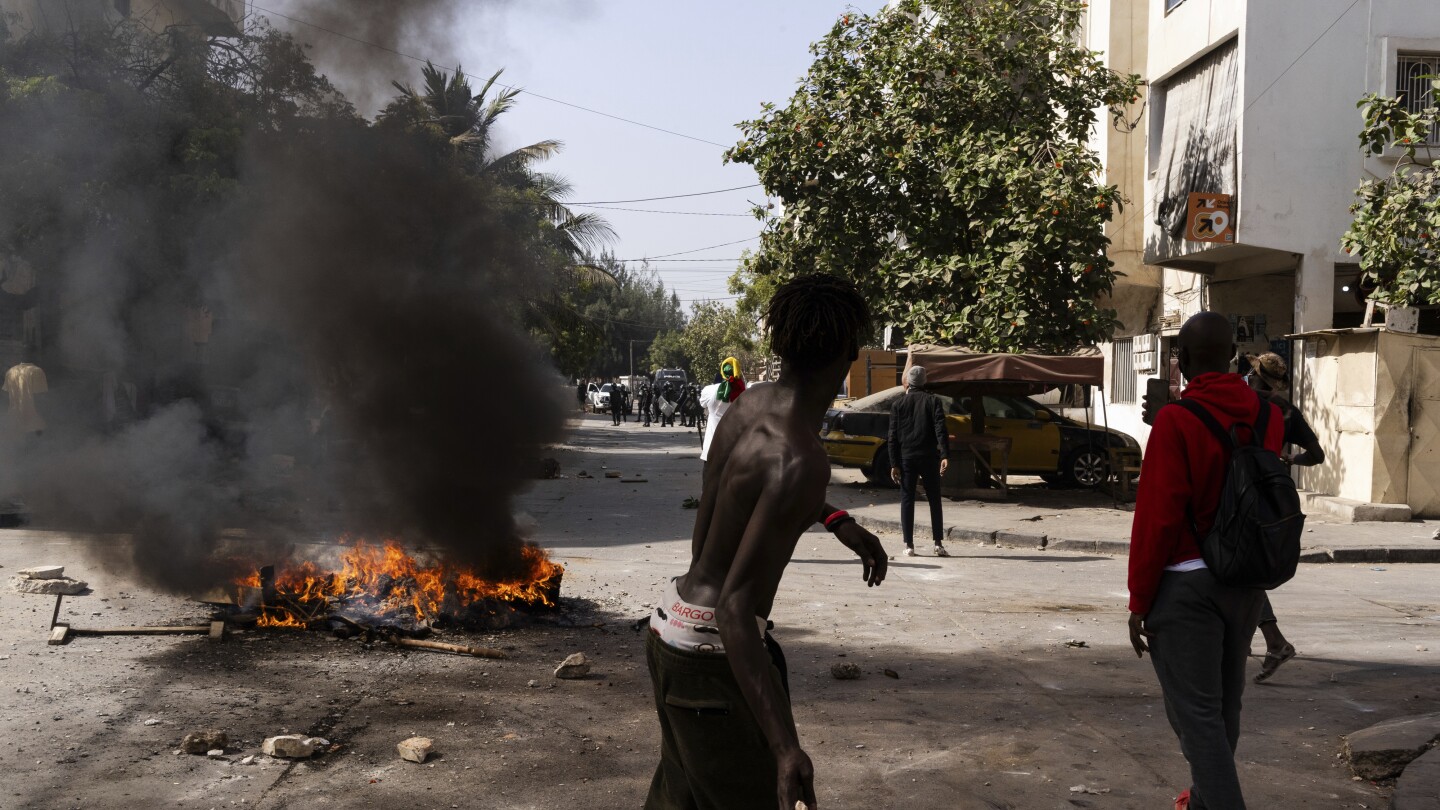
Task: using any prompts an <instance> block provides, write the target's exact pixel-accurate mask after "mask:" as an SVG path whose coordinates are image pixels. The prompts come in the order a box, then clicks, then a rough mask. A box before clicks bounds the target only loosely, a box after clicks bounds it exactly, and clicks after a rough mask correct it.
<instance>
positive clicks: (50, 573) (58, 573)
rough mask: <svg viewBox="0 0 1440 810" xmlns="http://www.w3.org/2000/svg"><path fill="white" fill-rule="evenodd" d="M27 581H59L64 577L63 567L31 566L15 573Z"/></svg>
mask: <svg viewBox="0 0 1440 810" xmlns="http://www.w3.org/2000/svg"><path fill="white" fill-rule="evenodd" d="M16 573H17V574H19V575H20V576H22V577H25V578H27V579H59V578H61V577H63V576H65V566H63V565H32V566H30V567H29V568H21V569H20V570H19V571H17V572H16Z"/></svg>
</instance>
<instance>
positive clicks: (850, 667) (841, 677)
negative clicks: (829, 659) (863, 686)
mask: <svg viewBox="0 0 1440 810" xmlns="http://www.w3.org/2000/svg"><path fill="white" fill-rule="evenodd" d="M830 674H831V675H832V676H833V677H834V678H835V680H837V681H853V680H855V679H857V678H859V677H860V665H859V664H852V663H850V662H849V661H841V662H840V663H838V664H831V665H830Z"/></svg>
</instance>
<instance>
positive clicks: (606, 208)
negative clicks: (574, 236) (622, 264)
mask: <svg viewBox="0 0 1440 810" xmlns="http://www.w3.org/2000/svg"><path fill="white" fill-rule="evenodd" d="M566 207H567V208H594V209H597V210H600V211H633V212H635V213H637V214H677V215H679V216H687V217H753V216H754V215H753V214H722V213H717V212H712V211H661V210H657V209H654V208H619V207H617V206H613V205H588V204H585V203H570V204H568V205H567V206H566Z"/></svg>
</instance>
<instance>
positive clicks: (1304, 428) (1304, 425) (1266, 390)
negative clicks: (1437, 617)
mask: <svg viewBox="0 0 1440 810" xmlns="http://www.w3.org/2000/svg"><path fill="white" fill-rule="evenodd" d="M1245 359H1246V360H1248V361H1249V362H1250V372H1249V373H1248V374H1246V375H1245V381H1246V382H1248V383H1249V384H1250V388H1251V390H1253V391H1255V393H1257V394H1259V395H1260V396H1262V397H1264V398H1265V399H1268V400H1269V401H1270V402H1272V403H1274V404H1275V405H1276V406H1277V407H1278V408H1280V413H1281V414H1282V415H1283V417H1284V421H1285V444H1286V446H1287V447H1298V448H1300V452H1298V453H1291V452H1290V451H1289V450H1288V449H1287V450H1286V451H1285V452H1283V453H1281V454H1280V460H1281V461H1284V462H1285V463H1286V464H1293V465H1295V466H1297V467H1313V466H1315V465H1316V464H1322V463H1324V461H1325V449H1324V448H1322V447H1321V446H1320V439H1319V438H1318V437H1317V436H1316V435H1315V430H1314V429H1313V428H1311V427H1310V423H1309V422H1306V421H1305V417H1304V416H1303V415H1301V413H1300V409H1299V408H1297V407H1295V406H1294V404H1292V403H1291V402H1290V399H1289V394H1290V367H1289V366H1288V365H1287V364H1286V363H1285V360H1284V358H1282V357H1281V356H1280V355H1278V354H1275V353H1274V352H1266V353H1265V354H1262V355H1260V356H1258V357H1256V356H1254V355H1251V356H1249V357H1247V358H1245ZM1260 632H1261V634H1263V635H1264V636H1265V660H1264V662H1263V663H1262V664H1261V665H1260V671H1259V672H1257V673H1256V674H1255V683H1264V682H1266V681H1268V680H1269V679H1270V676H1272V675H1274V674H1275V671H1276V670H1278V669H1280V665H1281V664H1284V663H1285V662H1286V661H1289V660H1290V659H1291V658H1294V657H1295V645H1293V644H1291V643H1290V642H1289V640H1287V639H1286V638H1285V634H1284V633H1282V632H1280V622H1279V620H1278V619H1276V618H1275V609H1274V608H1273V607H1271V606H1270V594H1268V593H1267V594H1265V603H1264V604H1263V605H1261V607H1260Z"/></svg>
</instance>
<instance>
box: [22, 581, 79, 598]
mask: <svg viewBox="0 0 1440 810" xmlns="http://www.w3.org/2000/svg"><path fill="white" fill-rule="evenodd" d="M11 582H12V584H13V585H14V586H15V590H17V591H19V592H20V593H35V594H40V595H41V596H55V595H56V594H64V595H66V596H75V595H76V594H81V593H84V592H85V589H86V588H88V587H90V583H88V582H82V581H80V580H78V579H70V578H68V577H60V578H59V579H30V578H29V577H15V579H13V580H11Z"/></svg>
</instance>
